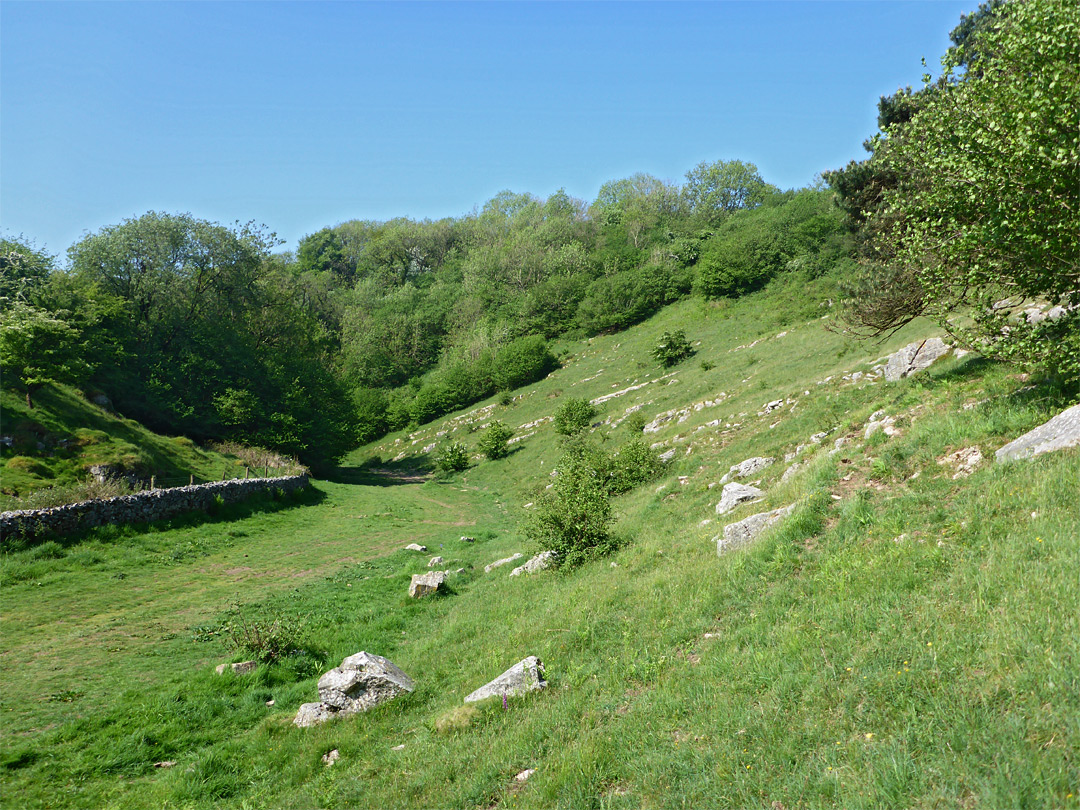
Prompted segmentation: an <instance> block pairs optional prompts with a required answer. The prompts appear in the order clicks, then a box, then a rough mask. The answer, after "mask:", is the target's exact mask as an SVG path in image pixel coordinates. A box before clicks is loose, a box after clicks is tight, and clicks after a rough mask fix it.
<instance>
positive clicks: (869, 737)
mask: <svg viewBox="0 0 1080 810" xmlns="http://www.w3.org/2000/svg"><path fill="white" fill-rule="evenodd" d="M863 736H864V737H866V739H868V740H872V739H874V732H872V731H868V732H866V733H865V734H864V735H863Z"/></svg>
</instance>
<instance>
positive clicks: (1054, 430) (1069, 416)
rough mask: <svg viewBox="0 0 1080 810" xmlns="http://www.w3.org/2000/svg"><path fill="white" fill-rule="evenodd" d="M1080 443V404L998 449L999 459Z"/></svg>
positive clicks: (1024, 456)
mask: <svg viewBox="0 0 1080 810" xmlns="http://www.w3.org/2000/svg"><path fill="white" fill-rule="evenodd" d="M1077 445H1080V405H1073V406H1072V407H1071V408H1066V409H1065V410H1064V411H1062V412H1061V413H1059V414H1058V415H1057V416H1055V417H1054V418H1053V419H1051V420H1050V421H1048V422H1044V423H1043V424H1041V425H1039V426H1038V427H1037V428H1035V429H1034V430H1031V431H1029V432H1027V433H1025V434H1024V435H1023V436H1021V437H1019V438H1018V439H1014V440H1013V441H1011V442H1009V443H1008V444H1007V445H1005V446H1004V447H1002V448H1001V449H1000V450H998V451H997V452H996V453H995V454H994V456H995V458H996V459H997V460H998V461H1012V460H1014V459H1020V458H1034V457H1035V456H1041V455H1042V454H1043V453H1050V452H1053V451H1054V450H1064V449H1065V448H1066V447H1075V446H1077Z"/></svg>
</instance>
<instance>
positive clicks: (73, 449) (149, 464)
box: [0, 385, 244, 509]
mask: <svg viewBox="0 0 1080 810" xmlns="http://www.w3.org/2000/svg"><path fill="white" fill-rule="evenodd" d="M34 405H35V407H34V408H32V409H31V408H27V406H26V400H25V398H24V397H22V396H21V395H19V394H16V393H15V392H12V391H7V390H5V391H2V392H0V412H2V413H3V427H2V428H0V431H2V432H3V434H4V435H5V436H8V437H10V438H12V440H13V443H14V447H10V448H9V447H6V446H5V447H3V448H2V449H0V486H2V491H3V493H4V494H3V495H2V496H0V508H3V509H18V508H22V505H21V504H20V503H19V502H18V500H17V498H14V497H11V496H13V495H21V496H25V495H27V494H29V493H33V492H34V491H36V490H40V489H42V488H44V487H50V486H61V487H64V486H71V485H75V484H77V483H78V482H79V481H82V480H84V479H85V478H87V476H88V470H89V468H90V467H91V466H92V465H95V464H108V465H112V466H115V467H118V468H122V469H126V470H129V471H132V472H135V473H137V474H138V475H140V476H147V477H148V476H150V475H156V476H157V479H158V480H157V483H158V485H159V486H181V485H183V484H187V483H188V481H189V476H192V475H193V476H195V479H196V481H214V480H220V479H221V477H222V475H223V474H227V475H228V477H230V478H232V477H234V476H236V475H237V474H239V475H243V471H244V470H243V464H242V463H240V462H239V461H238V460H237V459H235V458H232V457H228V456H224V455H222V454H220V453H215V452H213V451H209V450H203V449H201V448H199V447H197V446H195V445H194V444H193V443H192V442H191V440H190V439H187V438H185V437H183V436H180V437H173V438H170V437H166V436H160V435H158V434H156V433H152V432H151V431H149V430H147V429H146V428H144V427H143V426H142V425H140V424H139V423H137V422H135V421H133V420H131V419H122V418H120V417H118V416H116V415H114V414H111V413H109V412H107V411H105V410H104V409H102V408H100V407H98V406H96V405H93V404H91V403H90V402H88V401H87V400H86V399H84V398H83V397H82V396H81V395H80V394H79V393H78V392H77V391H75V390H74V389H73V388H70V387H68V386H64V385H57V386H53V385H50V386H46V387H45V388H43V389H42V390H40V391H39V392H37V393H36V394H35V396H34ZM39 444H40V445H43V446H44V447H39Z"/></svg>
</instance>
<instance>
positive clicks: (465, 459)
mask: <svg viewBox="0 0 1080 810" xmlns="http://www.w3.org/2000/svg"><path fill="white" fill-rule="evenodd" d="M435 466H436V467H438V468H439V469H440V470H442V471H443V472H460V471H461V470H464V469H465V468H466V467H468V466H469V451H468V450H467V449H465V445H463V444H462V443H461V442H451V443H450V444H448V445H445V446H444V447H443V448H442V450H441V451H440V452H439V455H438V456H436V457H435Z"/></svg>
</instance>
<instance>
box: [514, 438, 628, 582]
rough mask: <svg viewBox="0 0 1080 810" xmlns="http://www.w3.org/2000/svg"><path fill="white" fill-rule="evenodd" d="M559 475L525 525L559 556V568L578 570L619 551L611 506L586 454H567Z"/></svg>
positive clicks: (534, 538)
mask: <svg viewBox="0 0 1080 810" xmlns="http://www.w3.org/2000/svg"><path fill="white" fill-rule="evenodd" d="M556 470H557V471H558V475H557V476H556V478H555V482H554V484H553V486H552V488H551V489H550V490H547V491H545V492H544V493H543V494H542V495H541V496H540V497H539V501H538V503H537V506H536V509H535V510H533V512H532V513H531V514H530V515H529V519H528V520H527V522H526V524H525V527H524V529H525V534H526V536H527V537H529V539H531V540H532V541H534V542H535V543H536V544H537V545H539V546H540V547H541V548H543V549H545V550H550V551H554V552H556V553H557V554H558V557H557V558H556V560H555V564H556V565H558V566H567V567H574V566H577V565H581V564H582V563H584V562H587V561H588V560H590V559H592V558H593V557H597V556H600V555H603V554H607V553H610V552H611V551H613V550H614V549H615V548H616V547H617V545H618V544H617V542H616V540H615V539H614V538H613V537H612V535H611V531H610V528H611V524H612V522H613V520H614V519H613V517H612V515H611V504H610V503H609V501H608V494H607V490H606V482H605V480H604V476H603V474H602V472H601V471H599V470H597V469H596V467H595V466H594V465H593V464H591V463H590V459H589V457H588V456H587V455H586V454H583V453H573V452H571V453H567V454H566V455H565V456H563V458H562V460H561V461H560V462H559V464H558V465H557V467H556Z"/></svg>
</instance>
